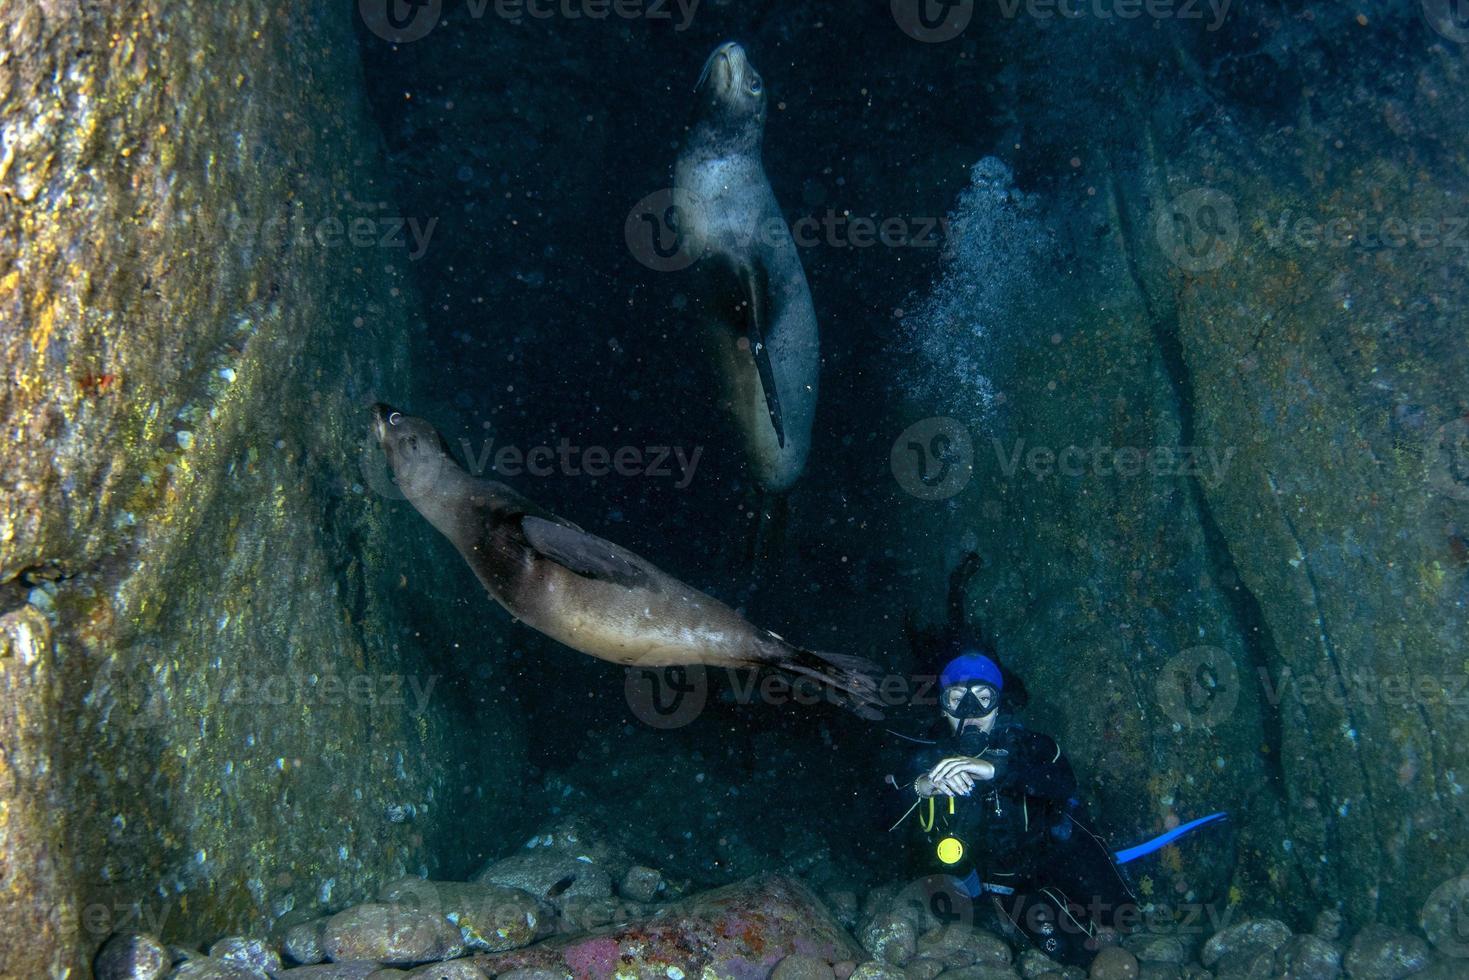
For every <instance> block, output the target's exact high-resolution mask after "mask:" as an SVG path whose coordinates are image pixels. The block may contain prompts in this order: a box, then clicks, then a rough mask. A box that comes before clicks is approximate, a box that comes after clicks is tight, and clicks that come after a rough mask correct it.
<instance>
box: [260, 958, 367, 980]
mask: <svg viewBox="0 0 1469 980" xmlns="http://www.w3.org/2000/svg"><path fill="white" fill-rule="evenodd" d="M381 969H382V966H381V965H379V964H377V963H374V962H372V961H369V960H345V961H343V962H341V963H320V964H317V965H314V966H298V967H294V968H292V969H289V970H287V971H285V972H284V973H282V974H281V976H282V977H289V978H290V980H367V978H368V977H370V976H372V975H373V974H374V973H377V972H378V971H380V970H381Z"/></svg>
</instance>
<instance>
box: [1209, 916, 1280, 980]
mask: <svg viewBox="0 0 1469 980" xmlns="http://www.w3.org/2000/svg"><path fill="white" fill-rule="evenodd" d="M1290 937H1291V931H1290V927H1289V926H1287V925H1286V924H1285V923H1284V922H1281V921H1279V920H1278V919H1250V920H1247V921H1245V922H1241V923H1239V924H1237V925H1232V926H1230V927H1229V928H1227V929H1222V930H1220V931H1219V932H1216V933H1215V934H1214V935H1213V937H1212V938H1210V940H1209V941H1208V942H1206V943H1205V944H1204V951H1203V952H1202V953H1201V954H1200V956H1199V959H1200V960H1202V961H1203V963H1204V965H1205V966H1206V967H1209V968H1210V969H1212V970H1214V972H1215V973H1216V974H1219V975H1221V976H1224V975H1228V974H1231V973H1245V974H1248V973H1250V971H1252V970H1253V971H1258V970H1259V967H1257V966H1255V965H1254V964H1256V963H1257V961H1259V960H1260V958H1261V957H1263V956H1267V955H1268V956H1269V957H1270V959H1271V962H1270V964H1268V965H1266V967H1265V968H1264V975H1266V976H1268V975H1269V974H1270V972H1271V970H1272V969H1273V968H1274V956H1275V951H1276V950H1277V949H1279V948H1280V947H1281V946H1284V945H1285V942H1286V940H1287V939H1289V938H1290Z"/></svg>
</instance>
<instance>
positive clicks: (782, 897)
mask: <svg viewBox="0 0 1469 980" xmlns="http://www.w3.org/2000/svg"><path fill="white" fill-rule="evenodd" d="M792 954H801V955H803V956H809V957H814V958H817V959H820V960H822V961H824V962H826V963H838V962H840V961H842V960H861V959H865V956H864V955H863V953H862V950H861V948H860V947H858V946H857V944H856V943H855V942H853V941H852V938H851V937H850V936H848V935H847V934H846V932H844V931H843V930H842V928H841V926H839V925H838V924H837V923H836V921H835V920H834V919H833V918H832V916H831V914H830V913H829V912H828V911H827V910H826V908H825V907H823V906H822V904H821V902H820V901H819V900H818V899H817V898H816V896H815V895H814V894H812V893H811V891H810V890H808V889H807V888H806V887H805V886H804V885H802V884H801V883H800V882H798V881H796V880H795V879H792V878H788V877H785V876H783V875H773V874H772V875H757V876H756V877H754V878H749V879H747V880H745V881H743V882H740V883H738V884H735V885H729V886H727V887H724V888H719V889H715V890H714V891H709V892H704V893H702V894H699V895H695V896H692V897H690V898H687V899H683V900H680V901H679V902H676V903H673V904H671V905H669V906H667V907H666V908H664V909H662V910H661V911H660V912H659V913H657V914H656V915H653V916H650V917H647V918H643V919H639V920H637V921H634V922H629V923H621V924H617V925H613V926H608V927H604V928H602V929H598V930H595V931H593V932H591V933H589V934H582V935H578V936H566V937H557V938H555V939H550V940H547V941H545V942H541V943H537V944H536V945H534V946H530V947H527V948H525V949H520V950H515V951H512V952H506V953H492V954H484V955H481V956H478V957H476V958H475V962H476V963H478V964H479V965H480V967H481V969H483V970H485V972H487V973H490V974H493V975H496V976H499V975H501V974H504V973H507V972H510V971H513V970H519V969H527V968H530V969H541V970H551V971H556V972H558V973H560V974H563V975H565V974H570V975H573V976H576V977H579V978H584V980H607V978H610V977H611V976H612V975H613V974H614V973H618V972H621V973H637V974H639V975H649V974H653V973H657V974H660V975H663V976H666V977H668V978H669V980H678V977H698V976H700V975H701V974H703V973H704V972H705V971H706V970H710V971H713V972H714V973H716V974H718V975H719V976H764V975H766V974H768V973H769V972H770V971H771V970H773V969H774V967H775V966H776V964H778V963H779V962H781V960H783V959H784V958H785V957H787V956H790V955H792ZM859 969H860V968H859ZM669 971H673V972H669ZM675 973H677V974H678V977H676V976H675Z"/></svg>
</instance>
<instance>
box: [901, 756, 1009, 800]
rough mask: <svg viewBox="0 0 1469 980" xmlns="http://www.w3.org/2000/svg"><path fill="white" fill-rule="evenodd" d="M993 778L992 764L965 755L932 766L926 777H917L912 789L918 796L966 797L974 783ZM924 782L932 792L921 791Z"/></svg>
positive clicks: (952, 757) (993, 769)
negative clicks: (929, 785) (930, 786)
mask: <svg viewBox="0 0 1469 980" xmlns="http://www.w3.org/2000/svg"><path fill="white" fill-rule="evenodd" d="M994 778H995V767H994V764H993V763H991V762H989V761H987V760H985V759H974V758H971V757H969V756H967V755H955V756H950V757H949V758H947V759H944V760H943V761H942V762H940V763H939V764H938V765H936V766H934V767H933V768H932V769H930V770H929V771H928V773H927V775H926V776H919V777H918V781H917V782H915V783H914V786H913V788H914V789H915V790H917V791H918V795H919V796H968V795H969V794H970V792H971V791H972V790H973V789H974V785H975V783H979V782H987V781H989V780H991V779H994ZM925 781H926V782H927V783H929V784H931V785H932V788H933V791H932V792H930V793H925V792H924V791H923V790H924V788H925V785H924V784H925Z"/></svg>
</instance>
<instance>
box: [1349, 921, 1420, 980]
mask: <svg viewBox="0 0 1469 980" xmlns="http://www.w3.org/2000/svg"><path fill="white" fill-rule="evenodd" d="M1432 961H1433V956H1432V954H1431V953H1430V952H1429V949H1428V943H1427V942H1425V941H1424V940H1422V939H1419V938H1418V937H1417V936H1414V935H1412V934H1410V933H1406V932H1403V931H1401V930H1399V929H1392V928H1389V927H1388V926H1382V925H1371V926H1368V927H1367V928H1365V929H1363V930H1362V931H1361V932H1359V933H1357V938H1355V939H1353V940H1352V945H1351V948H1350V949H1348V950H1347V955H1346V958H1345V959H1344V960H1343V961H1342V965H1343V966H1345V967H1346V971H1347V976H1349V977H1351V978H1352V980H1402V978H1403V977H1408V976H1412V975H1413V974H1415V973H1418V972H1419V971H1421V970H1425V969H1427V968H1428V965H1429V964H1430V963H1431V962H1432Z"/></svg>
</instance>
